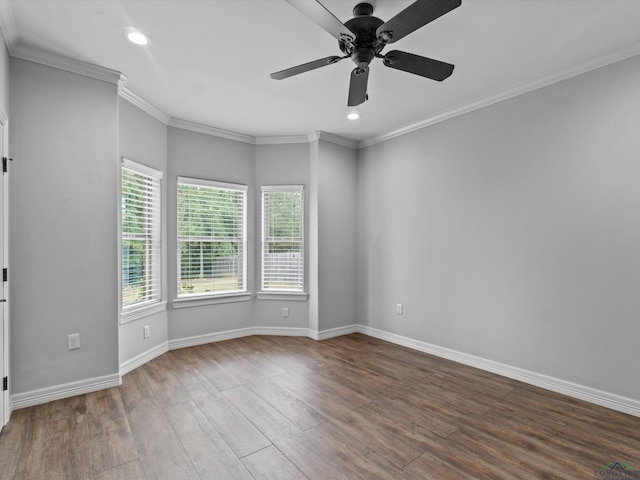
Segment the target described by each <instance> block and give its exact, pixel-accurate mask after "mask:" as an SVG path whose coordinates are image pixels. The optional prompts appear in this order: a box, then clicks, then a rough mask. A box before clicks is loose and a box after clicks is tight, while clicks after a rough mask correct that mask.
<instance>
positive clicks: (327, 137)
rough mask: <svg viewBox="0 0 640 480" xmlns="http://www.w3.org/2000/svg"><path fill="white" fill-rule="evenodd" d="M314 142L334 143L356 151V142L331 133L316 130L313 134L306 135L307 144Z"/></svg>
mask: <svg viewBox="0 0 640 480" xmlns="http://www.w3.org/2000/svg"><path fill="white" fill-rule="evenodd" d="M316 140H322V141H325V142H329V143H334V144H336V145H341V146H343V147H347V148H353V149H356V148H357V147H358V142H357V141H355V140H350V139H348V138H344V137H341V136H339V135H335V134H333V133H327V132H323V131H322V130H316V131H315V132H311V133H309V134H308V135H307V141H308V142H309V143H312V142H315V141H316Z"/></svg>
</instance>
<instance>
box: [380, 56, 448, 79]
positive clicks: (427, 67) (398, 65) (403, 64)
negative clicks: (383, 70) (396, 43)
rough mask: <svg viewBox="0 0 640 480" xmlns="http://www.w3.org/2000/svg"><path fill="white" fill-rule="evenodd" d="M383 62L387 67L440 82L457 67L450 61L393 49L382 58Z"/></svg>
mask: <svg viewBox="0 0 640 480" xmlns="http://www.w3.org/2000/svg"><path fill="white" fill-rule="evenodd" d="M382 62H383V63H384V64H385V65H386V66H387V67H391V68H395V69H397V70H403V71H405V72H409V73H413V74H415V75H420V76H421V77H426V78H430V79H431V80H437V81H438V82H441V81H442V80H444V79H445V78H447V77H449V76H450V75H451V74H452V73H453V69H454V68H455V65H452V64H450V63H446V62H441V61H440V60H434V59H432V58H426V57H421V56H420V55H414V54H413V53H407V52H401V51H399V50H391V51H390V52H389V53H387V54H386V55H385V56H384V57H383V58H382Z"/></svg>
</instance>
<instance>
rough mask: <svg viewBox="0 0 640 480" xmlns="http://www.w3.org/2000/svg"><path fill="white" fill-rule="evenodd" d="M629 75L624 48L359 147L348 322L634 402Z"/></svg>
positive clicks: (635, 190) (635, 178)
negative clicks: (353, 303) (517, 92)
mask: <svg viewBox="0 0 640 480" xmlns="http://www.w3.org/2000/svg"><path fill="white" fill-rule="evenodd" d="M638 78H640V57H635V58H631V59H628V60H625V61H622V62H618V63H615V64H612V65H609V66H607V67H604V68H601V69H598V70H595V71H592V72H589V73H586V74H583V75H580V76H577V77H574V78H572V79H569V80H566V81H563V82H560V83H557V84H554V85H551V86H548V87H546V88H543V89H540V90H536V91H533V92H530V93H528V94H525V95H522V96H519V97H516V98H513V99H510V100H507V101H504V102H501V103H498V104H495V105H492V106H490V107H487V108H483V109H480V110H477V111H474V112H472V113H468V114H466V115H462V116H459V117H456V118H453V119H450V120H447V121H444V122H442V123H439V124H436V125H433V126H430V127H427V128H424V129H422V130H418V131H415V132H413V133H410V134H407V135H404V136H402V137H398V138H395V139H392V140H389V141H386V142H383V143H379V144H376V145H373V146H370V147H368V148H365V149H362V150H361V151H360V157H359V160H358V247H359V255H358V298H359V303H358V317H359V323H360V324H363V325H366V326H370V327H373V328H375V329H379V330H381V331H384V332H389V333H393V334H397V335H402V336H405V337H409V338H412V339H416V340H419V341H423V342H427V343H430V344H433V345H436V346H440V347H446V348H449V349H453V350H456V351H459V352H462V353H466V354H471V355H476V356H478V357H481V358H485V359H489V360H493V361H497V362H501V363H503V364H506V365H510V366H513V367H519V368H522V369H525V370H528V371H532V372H536V373H539V374H542V375H548V376H550V377H553V378H556V379H561V380H564V381H568V382H573V383H575V384H578V385H582V386H586V387H591V388H595V389H598V390H601V391H604V392H609V393H613V394H617V395H620V396H623V397H626V398H631V399H635V400H640V381H638V372H637V365H639V364H640V350H639V349H638V344H637V343H638V340H637V339H638V338H640V322H639V321H638V312H640V295H638V292H639V291H640V250H639V247H638V246H639V245H640V222H638V218H639V217H638V215H639V212H640V156H639V153H640V135H638V130H639V127H640V89H639V88H638ZM397 303H403V304H404V314H403V315H398V314H396V312H395V307H396V304H397Z"/></svg>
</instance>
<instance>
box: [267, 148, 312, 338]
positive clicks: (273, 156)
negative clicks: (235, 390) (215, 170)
mask: <svg viewBox="0 0 640 480" xmlns="http://www.w3.org/2000/svg"><path fill="white" fill-rule="evenodd" d="M255 179H256V180H255V183H256V198H255V207H254V208H255V211H256V212H257V213H256V216H255V217H256V218H255V222H256V224H255V232H256V265H255V271H256V282H260V269H261V263H260V262H261V252H259V250H260V245H261V232H262V230H261V229H262V215H261V208H262V199H261V197H260V188H261V187H262V186H263V185H303V186H304V197H305V198H304V208H305V211H304V219H305V225H304V236H305V238H306V239H308V238H309V221H308V219H309V203H310V201H309V145H308V144H306V143H295V144H278V145H258V146H256V162H255ZM307 245H308V240H307ZM304 271H305V279H304V284H305V288H308V286H309V252H308V248H305V261H304ZM256 289H257V290H259V289H260V285H259V284H257V285H256ZM284 307H286V308H288V309H289V316H288V317H287V318H283V317H282V309H283V308H284ZM255 325H256V326H257V327H270V328H272V327H275V328H284V329H287V328H293V329H306V328H309V305H308V300H306V301H292V300H281V299H278V300H275V299H257V300H256V301H255ZM283 331H284V330H283Z"/></svg>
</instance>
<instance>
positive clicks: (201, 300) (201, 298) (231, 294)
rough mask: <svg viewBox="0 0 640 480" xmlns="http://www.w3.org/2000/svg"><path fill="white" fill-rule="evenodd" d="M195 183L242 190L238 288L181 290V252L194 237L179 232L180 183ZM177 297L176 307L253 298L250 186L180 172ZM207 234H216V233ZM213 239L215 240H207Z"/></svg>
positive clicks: (177, 232)
mask: <svg viewBox="0 0 640 480" xmlns="http://www.w3.org/2000/svg"><path fill="white" fill-rule="evenodd" d="M181 185H186V186H194V187H204V188H210V189H220V190H231V191H234V192H236V193H239V194H241V196H242V199H243V205H242V210H241V214H240V215H239V217H238V218H239V219H240V217H241V222H240V224H241V228H240V231H241V240H240V245H241V250H242V253H241V260H240V269H239V270H240V273H241V277H240V278H241V279H242V288H241V289H237V290H225V291H219V292H202V293H186V294H185V293H181V292H180V290H181V287H180V285H181V282H182V278H181V276H182V268H181V262H182V255H181V246H182V243H183V242H187V241H194V240H189V239H190V238H195V237H190V236H189V235H180V186H181ZM176 186H177V188H176V240H177V242H176V260H177V261H176V267H177V270H176V298H175V299H174V300H173V306H174V308H181V307H188V306H192V305H206V304H216V303H226V302H238V301H245V300H248V299H250V295H251V294H250V293H249V291H248V273H247V272H248V268H247V265H248V261H247V257H248V253H249V252H248V235H247V225H248V215H247V208H248V190H249V188H248V186H247V185H243V184H237V183H229V182H221V181H217V180H207V179H201V178H192V177H183V176H179V177H178V178H177V183H176ZM197 238H206V237H197ZM208 238H215V237H213V236H211V237H208ZM208 241H211V242H213V241H214V240H208Z"/></svg>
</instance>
